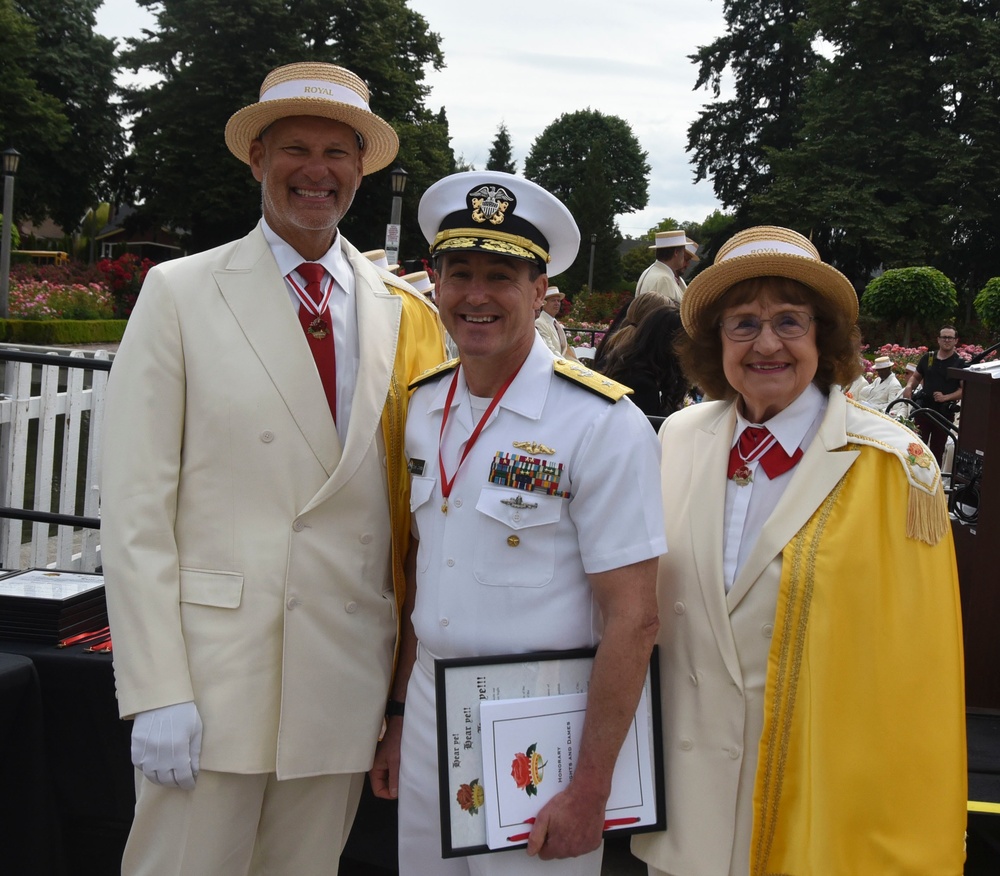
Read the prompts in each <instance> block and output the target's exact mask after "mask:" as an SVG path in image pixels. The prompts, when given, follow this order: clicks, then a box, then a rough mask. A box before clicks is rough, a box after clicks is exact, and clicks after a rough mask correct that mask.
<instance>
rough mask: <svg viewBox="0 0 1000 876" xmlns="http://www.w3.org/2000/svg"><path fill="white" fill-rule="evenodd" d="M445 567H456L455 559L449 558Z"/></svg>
mask: <svg viewBox="0 0 1000 876" xmlns="http://www.w3.org/2000/svg"><path fill="white" fill-rule="evenodd" d="M445 565H448V566H454V565H455V561H454V560H453V559H451V557H449V558H448V559H447V560H446V561H445Z"/></svg>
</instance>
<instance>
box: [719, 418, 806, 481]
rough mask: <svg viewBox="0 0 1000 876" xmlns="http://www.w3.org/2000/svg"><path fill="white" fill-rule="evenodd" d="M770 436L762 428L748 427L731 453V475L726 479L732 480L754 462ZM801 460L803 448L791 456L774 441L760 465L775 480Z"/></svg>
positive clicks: (765, 452) (761, 458)
mask: <svg viewBox="0 0 1000 876" xmlns="http://www.w3.org/2000/svg"><path fill="white" fill-rule="evenodd" d="M770 436H771V433H770V432H768V430H767V429H765V428H764V427H762V426H747V427H746V428H745V429H744V430H743V431H742V433H740V437H739V440H738V441H737V442H736V444H734V445H733V449H732V450H731V451H730V452H729V473H728V474H727V475H726V477H729V478H731V477H732V476H733V475H734V474H736V472H737V471H738V470H739V469H741V468H745V467H746V466H747V463H750V462H753V461H754V460H755V459H756V458H757V455H758V454H757V451H758V448H760V446H761V445H762V444H763V443H764V442H765V441H767V440H768V439H769V438H770ZM800 459H802V448H801V447H797V448H796V449H795V453H793V454H792V455H791V456H789V455H788V454H787V453H786V452H785V449H784V448H783V447H782V446H781V444H780V443H778V441H777V440H773V441H772V442H771V444H770V446H769V447H768V448H767V449H766V450H765V451H764V455H763V456H761V457H760V465H761V468H763V469H764V471H765V472H766V473H767V476H768V477H769V478H770V479H771V480H774V479H775V478H776V477H778V475H783V474H784V473H785V472H786V471H788V470H789V469H791V468H794V467H795V465H796V464H797V463H798V461H799V460H800Z"/></svg>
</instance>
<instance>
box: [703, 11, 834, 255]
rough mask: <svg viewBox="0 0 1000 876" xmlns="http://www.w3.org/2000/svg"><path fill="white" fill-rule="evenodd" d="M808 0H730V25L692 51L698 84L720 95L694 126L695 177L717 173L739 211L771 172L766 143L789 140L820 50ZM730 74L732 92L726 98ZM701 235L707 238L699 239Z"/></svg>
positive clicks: (720, 193)
mask: <svg viewBox="0 0 1000 876" xmlns="http://www.w3.org/2000/svg"><path fill="white" fill-rule="evenodd" d="M808 7H809V0H724V2H723V14H724V15H725V19H726V33H725V34H724V35H723V36H721V37H719V38H718V39H717V40H716V41H715V42H713V43H711V44H710V45H708V46H701V47H699V49H698V51H697V52H696V53H695V54H694V55H691V56H689V57H690V58H691V60H692V61H694V62H695V63H697V64H698V79H697V82H696V85H695V87H696V88H709V89H710V90H711V92H712V94H713V96H714V98H715V99H714V101H713V102H712V103H710V104H708V105H707V106H706V107H705V108H704V109H703V110H702V111H701V113H699V115H698V118H697V119H696V120H695V122H694V123H693V124H692V125H691V127H690V128H689V129H688V146H687V148H688V151H689V152H692V153H693V155H694V165H695V169H696V170H695V178H696V179H697V180H701V179H711V180H712V185H713V188H714V190H715V195H716V197H717V198H718V199H719V200H720V201H721V202H722V204H723V205H724V206H726V207H732V208H736V209H737V211H740V210H742V208H743V207H744V206H745V205H746V204H747V202H748V201H749V199H750V198H751V197H753V196H754V195H757V194H760V193H761V192H764V191H766V190H767V188H768V186H769V185H770V182H771V179H772V172H771V168H770V161H769V159H768V156H767V150H768V149H783V148H786V147H788V146H790V145H791V143H792V141H793V135H794V132H795V130H796V129H797V127H798V121H799V109H798V106H799V101H800V99H801V97H802V92H803V89H804V88H805V83H806V80H807V78H808V76H809V74H810V72H811V71H812V70H813V68H814V67H815V66H816V63H817V61H818V58H819V56H818V55H817V54H816V52H815V51H814V50H813V48H812V31H811V28H810V26H809V24H808V22H807V20H806V10H807V9H808ZM729 76H731V77H732V82H733V96H732V97H731V98H728V99H726V100H720V99H719V98H720V95H721V93H722V83H723V80H724V79H726V80H728V78H729ZM699 242H701V241H699Z"/></svg>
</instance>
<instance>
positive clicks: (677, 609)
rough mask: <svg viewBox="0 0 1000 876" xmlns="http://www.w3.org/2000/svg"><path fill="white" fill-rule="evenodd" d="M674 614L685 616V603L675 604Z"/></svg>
mask: <svg viewBox="0 0 1000 876" xmlns="http://www.w3.org/2000/svg"><path fill="white" fill-rule="evenodd" d="M674 614H684V603H683V602H675V603H674Z"/></svg>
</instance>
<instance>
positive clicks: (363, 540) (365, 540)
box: [358, 532, 372, 544]
mask: <svg viewBox="0 0 1000 876" xmlns="http://www.w3.org/2000/svg"><path fill="white" fill-rule="evenodd" d="M358 541H360V542H361V543H362V544H371V543H372V534H371V533H370V532H366V533H365V534H364V535H362V536H361V538H359V539H358Z"/></svg>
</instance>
